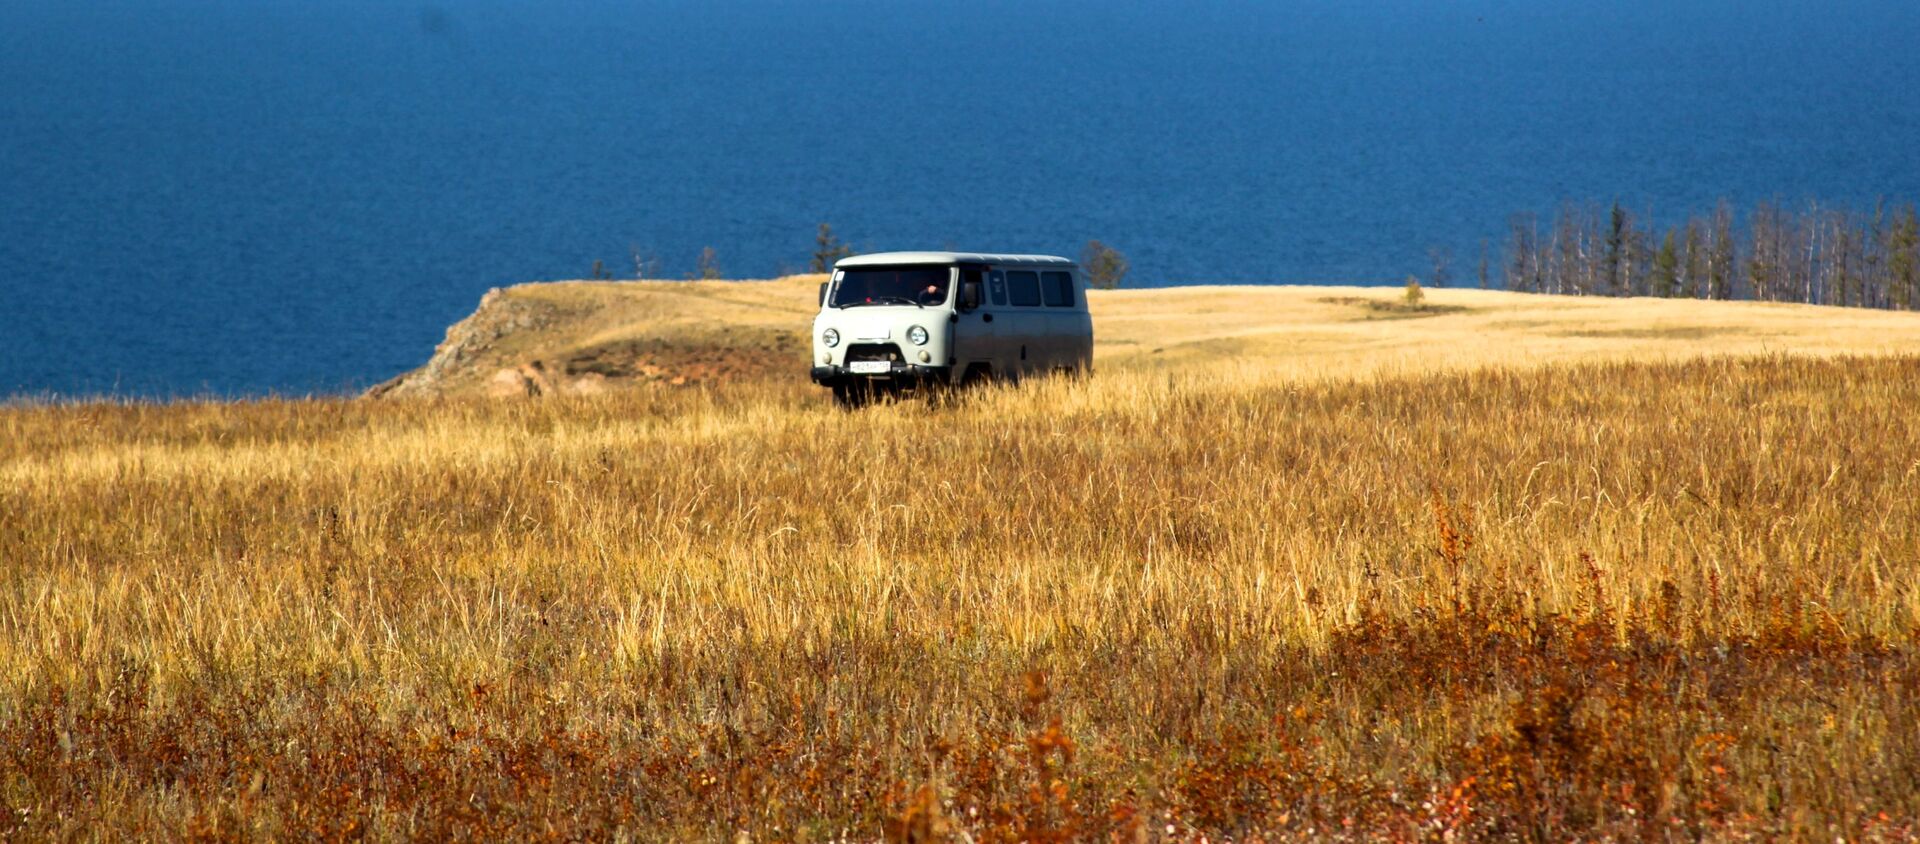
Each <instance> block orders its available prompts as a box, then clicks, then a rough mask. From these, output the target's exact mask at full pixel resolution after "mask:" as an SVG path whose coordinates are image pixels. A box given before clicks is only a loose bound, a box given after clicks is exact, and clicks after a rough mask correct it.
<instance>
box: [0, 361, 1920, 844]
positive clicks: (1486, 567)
mask: <svg viewBox="0 0 1920 844" xmlns="http://www.w3.org/2000/svg"><path fill="white" fill-rule="evenodd" d="M1915 419H1920V359H1916V358H1911V357H1897V358H1857V359H1837V360H1824V361H1822V360H1807V359H1796V358H1785V357H1774V358H1764V359H1745V360H1719V361H1694V362H1685V363H1664V364H1608V365H1585V366H1577V367H1564V368H1550V369H1542V370H1537V371H1529V372H1515V371H1502V370H1481V371H1476V372H1470V373H1461V374H1450V375H1435V376H1419V377H1413V376H1408V377H1382V378H1379V379H1368V380H1351V381H1341V380H1337V379H1333V380H1326V379H1322V380H1320V381H1313V382H1302V381H1299V380H1296V379H1292V378H1286V377H1277V376H1275V375H1273V374H1272V373H1270V372H1263V371H1260V370H1257V369H1253V368H1248V369H1232V368H1228V369H1224V370H1216V371H1212V372H1209V373H1208V374H1202V375H1192V374H1188V375H1179V374H1174V375H1169V374H1166V373H1158V372H1153V371H1144V370H1143V371H1127V372H1116V373H1103V374H1101V375H1099V376H1097V377H1095V378H1092V379H1089V380H1085V381H1049V382H1042V383H1032V384H1027V385H1023V386H1020V387H1017V388H1012V389H1003V390H997V391H990V392H984V393H979V394H974V395H969V396H965V397H962V398H960V399H958V400H955V401H944V402H933V403H924V402H908V403H903V404H898V405H890V406H881V407H875V408H871V409H868V410H864V411H860V412H856V413H843V412H839V411H835V410H832V409H831V408H829V407H828V404H827V402H825V401H824V400H823V399H821V398H820V397H819V396H818V395H816V394H815V392H814V391H813V390H811V389H808V388H806V387H804V386H802V385H798V384H794V383H789V382H771V383H762V384H755V385H749V386H739V387H737V388H733V389H716V390H706V389H697V390H677V391H676V390H663V391H643V392H633V393H621V394H612V395H606V396H599V397H582V398H571V399H564V400H548V401H527V402H509V403H481V402H468V401H440V402H433V401H419V402H396V403H376V402H356V401H263V402H250V403H237V404H180V405H170V406H149V405H102V404H92V405H83V406H69V407H40V408H15V409H10V410H0V813H4V814H0V831H4V832H0V834H12V835H21V836H29V837H63V836H69V835H73V834H91V835H97V836H100V837H152V836H163V837H186V836H210V837H237V838H251V837H309V836H313V837H321V838H335V837H341V838H345V837H357V836H372V837H376V838H397V837H424V838H453V837H468V836H473V835H482V836H500V837H504V836H512V837H553V838H578V837H615V838H619V837H634V838H641V839H684V838H732V837H734V836H735V835H737V834H738V833H740V832H743V831H744V832H747V833H749V834H751V835H753V836H755V837H759V838H762V839H766V838H807V839H811V840H819V839H823V838H837V837H852V838H867V839H871V838H878V837H882V836H888V837H895V838H901V839H913V838H916V837H918V838H920V839H926V838H928V837H934V838H938V837H941V836H951V835H959V834H965V835H967V836H970V837H972V838H973V839H974V840H1013V839H1025V840H1049V839H1051V840H1065V839H1068V838H1101V837H1108V836H1118V837H1119V838H1122V839H1125V840H1134V839H1135V838H1160V837H1171V838H1192V837H1199V836H1201V835H1208V836H1212V838H1213V839H1215V840H1217V839H1218V838H1219V837H1220V836H1222V835H1225V836H1229V837H1233V838H1235V839H1236V840H1244V839H1248V838H1252V837H1262V838H1268V839H1271V838H1288V837H1300V838H1316V839H1317V838H1325V837H1340V836H1345V837H1356V838H1373V837H1386V838H1414V837H1446V836H1449V835H1469V836H1474V835H1478V836H1501V837H1519V838H1553V839H1562V838H1570V837H1583V838H1591V837H1621V838H1627V837H1643V838H1695V837H1702V836H1705V837H1742V836H1753V835H1760V836H1765V835H1787V836H1796V837H1812V836H1816V835H1817V836H1821V837H1831V836H1836V835H1837V836H1843V837H1846V838H1849V839H1856V838H1876V837H1878V838H1884V839H1889V840H1891V839H1898V838H1902V837H1906V836H1912V835H1915V834H1917V833H1920V827H1916V825H1915V823H1916V820H1920V798H1916V796H1915V790H1914V789H1913V788H1912V784H1913V783H1914V782H1917V781H1920V718H1916V716H1915V710H1914V707H1913V704H1912V703H1911V697H1912V694H1913V692H1914V690H1915V689H1916V688H1920V662H1916V660H1915V658H1914V646H1915V640H1916V632H1917V631H1920V587H1917V586H1916V580H1915V574H1916V569H1917V568H1920V503H1916V491H1920V427H1916V425H1915V424H1914V422H1913V420H1915Z"/></svg>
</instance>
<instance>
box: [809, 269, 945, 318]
mask: <svg viewBox="0 0 1920 844" xmlns="http://www.w3.org/2000/svg"><path fill="white" fill-rule="evenodd" d="M947 278H948V271H947V268H946V267H941V266H910V267H855V268H851V269H847V270H844V271H842V273H841V275H840V284H839V285H837V286H836V287H835V288H834V290H833V300H832V301H831V302H830V303H829V304H831V305H832V306H833V307H836V308H852V307H858V306H860V305H938V304H941V303H943V302H945V301H947Z"/></svg>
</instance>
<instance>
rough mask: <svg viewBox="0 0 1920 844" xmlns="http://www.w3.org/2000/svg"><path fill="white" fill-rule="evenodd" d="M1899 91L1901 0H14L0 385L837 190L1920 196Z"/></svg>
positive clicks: (1858, 203)
mask: <svg viewBox="0 0 1920 844" xmlns="http://www.w3.org/2000/svg"><path fill="white" fill-rule="evenodd" d="M1916 89H1920V3H1914V2H1911V0H1897V1H1893V2H1890V1H1889V0H1872V2H1869V1H1868V0H1836V2H1767V0H1758V2H1754V1H1753V0H1746V1H1744V2H1718V1H1717V0H1716V2H1679V3H1665V2H1648V0H1627V2H1620V3H1605V4H1600V3H1591V2H1585V1H1584V0H1582V2H1570V1H1568V2H1562V0H1546V2H1533V1H1532V0H1528V2H1520V0H1511V1H1510V2H1492V0H1464V2H1440V0H1433V2H1411V0H1399V1H1398V2H1396V1H1395V0H1358V2H1350V1H1349V0H1342V1H1341V2H1318V1H1316V2H1270V3H1244V2H1241V3H1235V2H1226V3H1216V4H1208V5H1206V6H1204V7H1199V6H1198V4H1193V5H1192V6H1190V5H1189V4H1185V3H1172V2H1147V3H1138V4H1136V3H1127V4H1114V3H1104V2H1049V1H1048V0H1038V1H1037V2H1006V1H1005V0H984V2H948V0H929V2H916V3H907V4H898V3H885V2H825V3H815V2H804V3H803V2H773V0H714V1H713V2H671V3H651V2H611V0H575V2H458V0H447V2H440V3H436V4H424V5H423V4H417V3H404V2H392V1H391V0H299V2H274V1H273V0H245V1H244V2H242V0H217V1H216V2H209V0H117V2H102V1H101V0H78V2H75V0H7V2H5V3H0V396H5V395H8V394H39V395H47V394H53V395H78V394H93V393H116V394H122V395H134V396H172V395H197V394H218V395H252V394H261V393H267V392H278V393H307V392H337V391H342V390H347V389H352V388H355V387H359V386H364V385H366V384H369V383H372V382H375V381H378V380H381V379H384V378H386V377H389V376H391V375H393V374H395V373H397V372H399V371H401V370H404V369H406V368H409V367H412V366H416V365H418V364H419V363H421V362H423V361H424V360H425V359H426V357H427V356H428V354H430V353H431V351H432V348H433V345H434V344H435V343H436V342H437V341H438V340H439V339H440V337H441V335H442V332H443V331H444V329H445V327H446V325H447V324H448V323H450V322H452V321H454V320H456V319H458V318H460V317H461V316H463V315H465V314H466V313H467V312H469V311H470V310H471V309H472V307H473V305H474V304H475V302H476V301H477V300H478V299H479V297H480V295H481V294H482V293H483V292H484V291H485V290H486V289H487V288H489V287H494V286H499V285H506V284H512V283H516V282H521V281H531V280H540V279H560V278H579V277H583V276H585V275H586V274H587V273H588V271H589V268H590V267H591V266H592V263H593V261H595V260H596V259H598V260H602V261H604V262H605V265H606V267H607V268H608V269H610V270H611V271H613V272H615V273H616V274H618V275H621V276H625V277H630V276H631V275H632V272H633V257H632V256H633V254H634V252H635V251H638V252H640V253H642V254H644V255H646V256H649V257H652V258H655V259H657V260H658V262H659V265H658V266H659V269H658V272H659V274H663V275H668V276H676V277H677V276H681V275H684V274H686V273H688V272H690V271H691V270H692V269H693V266H694V262H695V260H696V256H697V255H698V254H699V252H700V250H701V249H702V248H703V247H708V246H711V247H713V248H714V249H715V250H716V252H717V255H718V259H719V264H720V266H721V268H722V270H723V271H724V272H725V273H726V274H727V275H728V276H733V277H766V276H769V275H772V274H775V273H777V272H780V271H783V270H796V269H800V268H803V267H804V266H805V264H806V261H807V253H808V251H809V250H810V248H811V242H812V237H813V233H814V227H815V225H816V224H818V223H819V222H822V221H830V222H832V223H833V224H834V226H835V228H836V229H837V230H838V231H839V232H840V233H842V234H843V235H844V236H845V237H846V238H847V239H848V240H849V241H851V242H852V243H853V244H855V245H856V246H858V247H861V248H862V249H863V250H878V249H900V248H942V247H958V248H964V249H991V250H1010V251H1034V252H1047V253H1056V254H1066V255H1077V254H1078V253H1079V249H1080V247H1081V246H1082V245H1083V244H1084V243H1085V242H1086V241H1087V240H1088V239H1089V238H1099V239H1101V240H1104V241H1106V242H1108V243H1110V244H1112V245H1114V246H1116V247H1117V248H1119V249H1120V250H1122V251H1123V252H1124V253H1125V254H1126V255H1127V256H1128V257H1129V258H1130V259H1131V261H1132V264H1133V274H1132V276H1131V277H1130V279H1129V281H1130V282H1131V283H1135V284H1140V285H1165V284H1182V283H1198V282H1345V283H1354V282H1364V283H1381V282H1392V281H1394V280H1396V279H1400V278H1404V276H1405V275H1406V274H1407V273H1409V272H1421V273H1424V272H1425V269H1426V266H1427V257H1426V256H1427V252H1428V250H1429V248H1432V247H1436V246H1438V247H1445V248H1448V249H1451V250H1452V252H1453V253H1454V255H1455V260H1456V267H1455V275H1456V278H1458V279H1460V280H1462V281H1466V282H1467V283H1471V278H1472V276H1473V266H1472V265H1473V263H1474V262H1475V260H1476V256H1477V253H1478V250H1479V249H1480V244H1481V242H1482V240H1483V239H1485V240H1491V241H1492V242H1493V244H1494V246H1495V248H1497V245H1498V240H1499V237H1500V235H1501V232H1502V229H1503V226H1504V222H1505V220H1506V218H1507V216H1508V215H1509V214H1511V213H1513V212H1515V211H1519V210H1524V209H1538V210H1546V209H1548V208H1550V207H1551V206H1553V205H1554V204H1556V203H1558V202H1559V201H1561V200H1563V199H1576V200H1589V199H1592V200H1602V201H1605V200H1612V199H1618V200H1620V201H1622V202H1624V203H1626V204H1627V205H1628V206H1629V207H1631V208H1633V209H1635V210H1636V211H1639V212H1640V213H1642V214H1646V215H1650V216H1651V217H1652V218H1653V219H1654V220H1656V221H1659V220H1663V219H1672V218H1677V217H1680V216H1683V215H1685V214H1687V213H1689V212H1693V211H1697V210H1703V209H1705V208H1707V207H1708V206H1710V204H1711V203H1712V202H1713V201H1714V200H1715V199H1716V198H1717V197H1721V196H1725V197H1728V198H1730V199H1732V200H1733V201H1734V202H1735V203H1736V205H1741V204H1749V203H1751V202H1753V201H1756V200H1761V199H1769V198H1772V199H1778V200H1782V201H1788V202H1801V201H1806V200H1818V201H1821V202H1823V203H1833V204H1841V205H1851V206H1854V207H1859V208H1869V207H1871V206H1872V203H1873V202H1874V201H1875V200H1876V198H1879V197H1883V196H1884V197H1890V198H1895V199H1899V200H1901V201H1912V200H1915V199H1920V93H1916ZM1496 260H1497V259H1496Z"/></svg>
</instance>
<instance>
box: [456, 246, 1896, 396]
mask: <svg viewBox="0 0 1920 844" xmlns="http://www.w3.org/2000/svg"><path fill="white" fill-rule="evenodd" d="M824 278H825V276H818V275H813V276H793V277H789V278H783V279H777V280H774V281H761V282H737V281H703V282H670V281H669V282H607V281H570V282H555V283H544V284H525V285H520V286H518V287H510V288H506V289H504V290H502V291H501V293H500V295H499V297H498V299H497V300H496V301H493V302H492V303H491V304H490V305H489V306H488V307H486V308H483V309H482V311H481V313H480V314H479V315H478V316H476V318H475V319H474V320H470V321H469V322H470V324H477V326H478V327H479V328H480V333H481V334H482V335H483V336H482V339H487V338H493V337H494V335H495V333H496V332H495V331H494V329H495V328H497V327H499V326H502V325H503V324H511V325H512V330H510V331H506V332H504V333H500V334H499V336H498V338H497V339H492V340H490V341H489V342H484V343H476V342H471V341H472V338H471V337H469V338H468V339H469V342H468V343H467V344H466V347H465V348H464V349H463V350H462V355H463V356H462V358H461V359H460V360H458V361H449V363H453V364H455V365H453V366H452V367H450V368H449V369H448V370H447V371H444V372H436V373H434V378H432V379H430V380H431V381H432V383H431V385H430V386H427V387H426V388H425V389H423V390H421V391H420V392H422V393H426V394H433V395H468V394H477V393H480V392H483V391H484V389H485V387H486V385H487V378H488V376H491V375H493V374H494V373H495V372H497V371H498V370H499V369H501V368H503V367H512V366H517V365H521V364H526V363H530V362H540V363H541V364H543V365H544V367H545V368H546V370H547V371H549V372H552V373H555V375H556V377H557V378H561V379H564V378H565V377H566V376H568V375H577V374H581V373H590V372H601V371H604V372H607V373H608V374H615V375H619V374H621V373H625V374H626V375H628V376H634V375H636V374H637V375H639V376H640V377H639V378H638V380H643V381H649V380H650V381H660V380H665V379H666V378H667V377H670V376H672V375H675V374H682V373H684V374H686V375H688V376H689V379H688V380H692V381H695V382H713V383H724V382H731V381H737V380H739V378H740V377H742V376H745V377H749V378H753V379H756V380H758V379H761V378H769V377H770V378H774V379H780V378H785V379H787V380H796V381H804V380H805V377H806V375H805V366H804V364H803V363H796V362H795V361H797V360H798V361H803V360H804V359H805V355H806V348H807V345H806V344H807V342H808V341H807V337H806V332H807V330H808V326H809V325H810V324H811V320H812V317H813V313H814V312H815V310H816V307H815V304H814V301H815V285H817V284H818V283H819V282H820V281H821V280H823V279H824ZM1088 299H1089V305H1090V306H1091V308H1092V310H1093V314H1094V320H1095V328H1096V332H1097V334H1098V342H1097V344H1096V346H1095V358H1096V365H1097V366H1099V367H1100V368H1101V369H1102V370H1115V369H1118V370H1126V371H1135V370H1149V371H1172V372H1175V373H1188V372H1191V371H1193V370H1195V369H1196V368H1198V367H1202V366H1204V367H1209V368H1225V369H1228V370H1233V369H1250V370H1251V371H1252V374H1253V375H1254V376H1255V377H1256V379H1267V378H1272V377H1276V376H1277V377H1284V378H1288V379H1292V380H1295V381H1301V380H1308V379H1312V380H1324V379H1328V378H1332V379H1345V378H1355V377H1364V376H1374V375H1382V374H1403V375H1404V374H1425V373H1431V372H1435V371H1458V370H1462V369H1471V368H1475V367H1480V366H1488V365H1497V366H1502V367H1513V366H1516V365H1539V364H1545V363H1573V362H1602V361H1628V360H1640V361H1645V360H1681V359H1687V358H1692V357H1698V356H1701V355H1727V354H1744V355H1766V354H1776V353H1781V352H1792V353H1797V354H1920V329H1916V325H1920V318H1916V316H1915V315H1914V314H1912V313H1899V312H1890V311H1878V310H1865V309H1848V308H1827V307H1809V306H1805V305H1789V304H1775V303H1759V302H1711V303H1708V302H1698V301H1691V300H1675V299H1606V298H1591V297H1585V298H1583V297H1572V296H1541V295H1533V294H1522V293H1507V292H1501V291H1486V290H1462V289H1445V290H1429V291H1427V302H1426V307H1425V308H1422V309H1418V310H1409V309H1406V308H1404V307H1400V306H1399V304H1398V303H1399V293H1398V290H1396V289H1382V288H1356V287H1286V286H1272V287H1182V288H1169V289H1163V290H1121V291H1102V290H1096V291H1092V292H1091V293H1090V294H1089V296H1088ZM456 333H460V332H458V331H457V332H456ZM635 370H642V371H641V372H638V373H636V372H635Z"/></svg>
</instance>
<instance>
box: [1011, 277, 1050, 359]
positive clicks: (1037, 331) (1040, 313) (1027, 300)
mask: <svg viewBox="0 0 1920 844" xmlns="http://www.w3.org/2000/svg"><path fill="white" fill-rule="evenodd" d="M1042 301H1043V300H1042V297H1041V293H1040V273H1039V271H1037V270H1030V269H1018V270H1007V319H1006V325H1005V326H1004V327H1002V328H1001V329H1000V332H1001V335H1002V336H1003V337H1005V338H1006V344H1007V354H1008V355H1009V356H1010V357H1011V358H1013V360H1014V366H1015V367H1016V368H1017V369H1018V371H1019V372H1021V373H1022V374H1025V373H1029V372H1045V371H1046V370H1047V368H1048V358H1049V356H1050V355H1051V353H1052V344H1051V342H1050V340H1049V338H1048V336H1047V311H1046V307H1045V306H1044V305H1043V304H1042Z"/></svg>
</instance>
